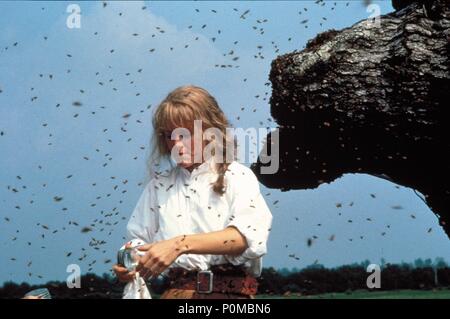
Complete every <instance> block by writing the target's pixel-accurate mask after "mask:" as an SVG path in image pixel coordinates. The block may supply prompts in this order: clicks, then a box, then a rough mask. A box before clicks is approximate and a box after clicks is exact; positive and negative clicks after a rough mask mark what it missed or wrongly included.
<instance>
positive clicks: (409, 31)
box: [252, 0, 450, 234]
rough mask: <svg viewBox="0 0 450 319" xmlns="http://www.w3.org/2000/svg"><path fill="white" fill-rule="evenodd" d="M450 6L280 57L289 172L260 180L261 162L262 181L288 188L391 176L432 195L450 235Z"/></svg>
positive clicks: (277, 77)
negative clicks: (346, 177) (341, 179)
mask: <svg viewBox="0 0 450 319" xmlns="http://www.w3.org/2000/svg"><path fill="white" fill-rule="evenodd" d="M449 3H450V2H449V1H445V0H437V1H434V2H433V3H427V5H426V6H425V5H423V4H422V3H412V4H410V5H409V6H407V7H406V8H403V9H402V10H401V11H396V12H394V13H391V14H388V15H385V16H382V17H381V18H380V24H381V25H380V27H376V26H375V25H374V24H373V21H371V20H364V21H361V22H359V23H357V24H355V25H354V26H352V27H350V28H347V29H344V30H341V31H335V30H331V31H328V32H324V33H322V34H319V35H318V36H317V37H316V38H315V39H313V40H312V41H310V42H309V43H308V45H307V47H306V49H304V50H303V51H301V52H293V53H289V54H286V55H283V56H280V57H278V58H277V59H275V60H274V61H273V62H272V69H271V72H270V80H271V82H272V87H273V91H272V97H271V101H270V103H271V114H272V116H273V118H274V119H275V121H276V122H277V123H278V125H279V130H278V131H279V134H280V136H279V141H280V144H279V146H280V148H279V149H280V169H279V171H278V172H277V173H276V174H267V175H264V174H261V173H260V168H261V166H263V164H262V163H261V162H260V161H258V162H257V163H255V164H253V165H252V169H253V170H254V172H255V174H257V175H258V177H259V179H260V181H261V182H262V183H263V184H264V185H266V186H267V187H271V188H280V189H283V190H288V189H306V188H315V187H317V186H318V185H320V184H321V183H324V182H331V181H333V180H335V179H336V178H338V177H340V176H342V174H344V173H367V174H371V175H376V176H380V177H384V178H388V179H390V180H391V181H393V182H395V183H397V184H401V185H404V186H408V187H412V188H414V189H416V190H418V191H420V192H421V193H423V194H424V195H425V197H426V202H427V204H428V205H429V206H430V207H431V209H432V210H433V211H434V212H435V213H436V215H438V216H439V215H440V222H441V225H443V226H444V229H445V230H446V232H447V234H450V227H449V226H450V169H449V168H450V156H449V155H448V154H449V151H450V142H449V135H450V128H449V125H448V121H449V120H450V118H449V114H450V111H449V105H450V103H449V101H450V86H449V83H450V66H449V53H450V44H449V43H450V28H449V27H450V4H449ZM270 141H271V136H270V135H269V136H268V142H270ZM268 145H270V144H268ZM269 149H270V148H269Z"/></svg>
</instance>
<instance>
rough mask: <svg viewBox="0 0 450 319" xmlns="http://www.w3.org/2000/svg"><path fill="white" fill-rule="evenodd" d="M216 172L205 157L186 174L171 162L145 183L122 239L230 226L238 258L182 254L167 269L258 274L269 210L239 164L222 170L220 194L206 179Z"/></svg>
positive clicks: (249, 173)
mask: <svg viewBox="0 0 450 319" xmlns="http://www.w3.org/2000/svg"><path fill="white" fill-rule="evenodd" d="M217 177H218V174H217V172H216V171H215V168H214V161H213V160H208V161H206V162H204V163H202V164H201V165H199V166H198V167H197V168H195V169H194V170H193V171H192V173H191V172H189V171H188V170H187V169H185V168H183V167H181V166H176V167H175V168H173V169H172V170H171V171H170V172H169V173H168V174H167V175H166V176H163V175H161V174H159V175H155V177H154V178H152V179H151V180H150V182H149V183H148V184H147V186H146V187H145V189H144V191H143V193H142V195H141V197H140V198H139V201H138V203H137V205H136V207H135V209H134V211H133V214H132V216H131V218H130V220H129V222H128V225H127V237H128V239H129V240H131V239H135V238H137V239H141V240H143V241H145V242H147V243H152V242H156V241H160V240H166V239H170V238H173V237H176V236H180V235H189V234H196V233H207V232H212V231H218V230H223V229H225V228H226V227H229V226H233V227H236V228H237V229H238V230H239V231H240V232H241V234H242V235H243V236H245V238H246V240H247V244H248V248H247V249H246V250H245V251H244V252H243V253H242V254H241V255H238V256H228V255H199V254H183V255H181V256H179V257H178V258H177V259H176V260H175V262H174V263H173V264H172V265H171V267H183V268H185V269H189V270H193V269H201V270H207V269H209V267H210V266H211V265H218V264H225V263H232V264H233V265H244V266H245V267H246V268H247V270H248V271H249V273H251V274H253V275H254V276H259V275H260V274H261V269H262V258H261V257H262V256H263V255H264V254H266V252H267V239H268V236H269V232H270V227H271V224H272V214H271V212H270V210H269V208H268V207H267V204H266V202H265V200H264V198H263V197H262V195H261V192H260V188H259V182H258V180H257V178H256V176H255V174H254V173H253V172H252V171H251V170H250V169H249V168H248V167H246V166H244V165H243V164H241V163H239V162H236V161H234V162H232V163H231V164H230V165H229V166H228V171H227V172H226V173H225V185H226V192H225V194H224V195H223V196H219V195H218V194H217V193H215V192H214V191H213V189H212V185H211V183H214V182H215V181H216V180H217Z"/></svg>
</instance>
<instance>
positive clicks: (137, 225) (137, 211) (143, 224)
mask: <svg viewBox="0 0 450 319" xmlns="http://www.w3.org/2000/svg"><path fill="white" fill-rule="evenodd" d="M151 185H152V181H150V182H149V183H148V184H147V186H146V187H145V188H144V190H143V192H142V194H141V196H140V197H139V200H138V202H137V204H136V206H135V208H134V210H133V213H132V215H131V217H130V219H129V221H128V224H127V240H132V239H141V240H143V241H144V242H146V243H152V242H153V241H154V237H155V233H156V230H157V228H158V227H157V218H156V213H155V208H154V206H155V205H154V195H153V194H152V187H151Z"/></svg>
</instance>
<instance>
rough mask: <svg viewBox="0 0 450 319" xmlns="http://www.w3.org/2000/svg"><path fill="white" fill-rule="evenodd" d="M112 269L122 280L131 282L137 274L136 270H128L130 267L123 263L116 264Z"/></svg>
mask: <svg viewBox="0 0 450 319" xmlns="http://www.w3.org/2000/svg"><path fill="white" fill-rule="evenodd" d="M112 269H113V271H114V272H115V273H116V276H117V278H118V279H119V281H120V282H130V281H132V280H133V279H134V276H135V274H136V272H135V271H128V269H126V268H125V267H123V266H121V265H114V266H113V268H112Z"/></svg>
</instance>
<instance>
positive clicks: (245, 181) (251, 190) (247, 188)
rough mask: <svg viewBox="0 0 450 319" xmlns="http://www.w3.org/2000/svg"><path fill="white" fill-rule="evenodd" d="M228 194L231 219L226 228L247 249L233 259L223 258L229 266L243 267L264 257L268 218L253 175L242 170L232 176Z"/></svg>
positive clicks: (268, 230)
mask: <svg viewBox="0 0 450 319" xmlns="http://www.w3.org/2000/svg"><path fill="white" fill-rule="evenodd" d="M236 175H237V176H233V177H234V183H233V184H234V187H232V188H231V191H232V196H233V198H232V201H231V216H230V219H229V222H228V223H227V225H226V227H235V228H237V229H238V230H239V232H240V233H241V234H242V235H243V236H244V237H245V239H246V240H247V245H248V247H247V249H246V250H245V251H244V252H243V253H242V254H241V255H237V256H228V255H227V256H225V258H226V259H227V260H228V261H229V262H230V263H232V264H235V265H238V264H243V263H245V262H247V261H249V260H252V259H256V258H260V257H261V256H263V255H265V254H266V253H267V240H268V237H269V233H270V228H271V225H272V214H271V212H270V210H269V207H268V206H267V204H266V201H265V200H264V198H263V196H262V194H261V192H260V187H259V182H258V179H257V178H256V176H255V174H254V173H253V172H252V171H251V170H250V169H246V170H245V171H243V172H240V173H238V174H236Z"/></svg>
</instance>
